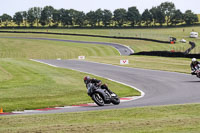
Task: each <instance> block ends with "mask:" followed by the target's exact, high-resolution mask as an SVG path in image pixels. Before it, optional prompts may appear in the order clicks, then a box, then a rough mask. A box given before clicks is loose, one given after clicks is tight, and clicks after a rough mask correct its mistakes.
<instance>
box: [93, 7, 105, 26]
mask: <svg viewBox="0 0 200 133" xmlns="http://www.w3.org/2000/svg"><path fill="white" fill-rule="evenodd" d="M95 15H96V19H97V23H98V26H100V22H101V21H102V19H103V11H102V10H101V9H97V10H96V11H95Z"/></svg>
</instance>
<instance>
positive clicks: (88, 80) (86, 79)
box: [83, 76, 113, 94]
mask: <svg viewBox="0 0 200 133" xmlns="http://www.w3.org/2000/svg"><path fill="white" fill-rule="evenodd" d="M83 80H84V83H85V84H86V88H87V89H88V91H90V85H89V83H92V84H94V85H95V87H100V88H101V89H106V90H107V91H108V92H109V93H110V94H112V93H113V92H112V91H111V90H110V89H108V87H107V85H106V84H103V85H102V82H101V80H97V79H95V78H90V77H89V76H86V77H84V79H83Z"/></svg>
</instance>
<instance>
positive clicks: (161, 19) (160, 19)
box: [156, 7, 165, 26]
mask: <svg viewBox="0 0 200 133" xmlns="http://www.w3.org/2000/svg"><path fill="white" fill-rule="evenodd" d="M156 14H157V18H156V22H157V23H159V24H160V26H162V25H163V23H165V14H164V13H163V11H162V10H161V7H157V9H156Z"/></svg>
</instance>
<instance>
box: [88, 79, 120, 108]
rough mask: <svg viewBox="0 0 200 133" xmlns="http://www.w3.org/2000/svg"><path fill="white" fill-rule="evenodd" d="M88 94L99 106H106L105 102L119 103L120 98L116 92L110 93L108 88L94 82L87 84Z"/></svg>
mask: <svg viewBox="0 0 200 133" xmlns="http://www.w3.org/2000/svg"><path fill="white" fill-rule="evenodd" d="M87 88H88V95H89V96H90V97H91V98H92V100H93V101H94V102H95V103H96V104H97V105H99V106H104V104H111V103H112V104H114V105H118V104H119V103H120V99H119V98H118V96H117V95H116V94H115V93H112V94H110V93H109V92H108V91H107V90H106V89H101V88H100V87H97V86H95V85H94V84H92V83H89V84H88V85H87Z"/></svg>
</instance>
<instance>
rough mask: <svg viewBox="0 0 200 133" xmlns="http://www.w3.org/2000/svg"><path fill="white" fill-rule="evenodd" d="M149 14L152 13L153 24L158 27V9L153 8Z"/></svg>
mask: <svg viewBox="0 0 200 133" xmlns="http://www.w3.org/2000/svg"><path fill="white" fill-rule="evenodd" d="M149 12H150V13H151V16H152V18H153V23H154V26H156V21H157V7H152V8H151V9H150V10H149Z"/></svg>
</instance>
